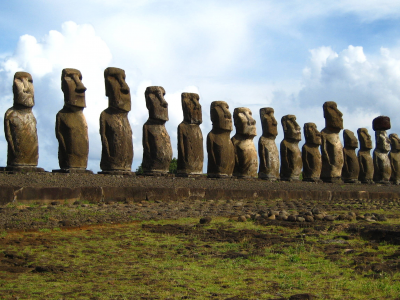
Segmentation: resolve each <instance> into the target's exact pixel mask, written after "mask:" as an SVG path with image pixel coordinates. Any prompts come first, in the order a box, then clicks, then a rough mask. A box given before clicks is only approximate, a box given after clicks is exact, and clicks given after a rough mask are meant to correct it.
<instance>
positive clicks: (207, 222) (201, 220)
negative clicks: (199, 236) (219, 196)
mask: <svg viewBox="0 0 400 300" xmlns="http://www.w3.org/2000/svg"><path fill="white" fill-rule="evenodd" d="M211 221H212V219H211V217H204V218H201V219H200V224H210V223H211Z"/></svg>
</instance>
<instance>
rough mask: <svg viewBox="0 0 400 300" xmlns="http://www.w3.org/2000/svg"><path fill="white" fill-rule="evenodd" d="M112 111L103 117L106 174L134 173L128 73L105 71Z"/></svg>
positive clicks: (103, 149)
mask: <svg viewBox="0 0 400 300" xmlns="http://www.w3.org/2000/svg"><path fill="white" fill-rule="evenodd" d="M104 79H105V86H106V96H107V97H108V108H107V109H105V110H104V111H103V112H102V113H101V115H100V136H101V143H102V152H101V162H100V168H101V169H102V170H103V172H100V173H102V174H119V173H120V172H122V173H126V174H128V173H130V172H131V166H132V160H133V144H132V129H131V125H130V124H129V120H128V112H129V111H130V110H131V94H130V90H129V87H128V85H127V84H126V82H125V71H124V70H122V69H118V68H107V69H105V71H104Z"/></svg>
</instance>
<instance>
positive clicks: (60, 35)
mask: <svg viewBox="0 0 400 300" xmlns="http://www.w3.org/2000/svg"><path fill="white" fill-rule="evenodd" d="M111 58H112V56H111V52H110V50H109V48H108V47H107V45H106V44H105V42H104V41H103V40H102V39H101V38H100V37H98V36H97V35H96V33H95V31H94V28H93V27H92V26H91V25H85V24H84V25H77V24H76V23H74V22H65V23H63V24H62V30H61V32H58V31H55V30H51V31H50V32H49V33H48V34H47V35H45V36H44V37H43V38H41V39H40V40H37V39H36V38H35V37H33V36H30V35H23V36H21V37H20V39H19V41H18V44H17V46H16V49H15V51H14V53H13V54H12V55H11V56H9V57H7V58H6V59H5V60H4V61H3V62H2V63H1V67H0V69H2V71H1V72H0V76H1V78H2V81H3V82H4V84H3V85H2V91H3V93H2V94H3V95H4V94H5V96H3V97H1V103H2V106H5V107H7V108H8V107H10V106H12V89H11V88H10V87H11V86H12V76H13V75H14V73H15V72H16V71H19V70H24V71H26V72H29V73H31V74H32V76H33V82H34V86H35V101H36V105H35V107H34V113H35V115H36V118H37V120H38V127H37V128H38V135H39V148H40V151H39V165H40V166H43V167H45V168H46V169H48V170H51V169H55V168H57V167H58V159H57V151H58V150H57V149H58V142H57V140H56V138H55V133H54V126H55V116H56V114H57V112H58V111H59V110H60V109H61V108H62V106H63V93H62V91H61V70H62V69H64V68H76V69H79V70H80V71H81V72H82V76H83V79H82V81H83V83H84V84H85V86H86V88H87V91H86V105H87V108H86V109H85V111H84V113H85V115H86V119H87V122H88V126H89V139H90V161H89V167H90V168H93V169H98V164H99V162H98V160H99V158H100V151H101V149H99V147H98V144H99V143H100V138H99V133H98V127H99V125H98V123H99V115H100V113H101V111H102V110H103V109H104V108H106V107H107V98H106V97H105V92H104V77H103V72H104V69H105V68H106V67H108V66H109V64H110V62H111ZM2 108H3V107H2ZM1 135H3V130H1ZM0 146H1V147H2V148H3V149H4V150H5V149H6V145H5V143H2V144H0ZM4 153H6V150H5V151H4ZM0 162H1V164H2V165H4V164H5V163H6V162H5V157H2V158H1V159H0Z"/></svg>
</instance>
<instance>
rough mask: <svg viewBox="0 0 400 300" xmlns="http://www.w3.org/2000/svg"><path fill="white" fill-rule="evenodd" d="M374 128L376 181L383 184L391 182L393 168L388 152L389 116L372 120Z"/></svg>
mask: <svg viewBox="0 0 400 300" xmlns="http://www.w3.org/2000/svg"><path fill="white" fill-rule="evenodd" d="M372 129H373V130H374V131H375V143H376V147H375V150H374V155H373V159H374V181H375V182H376V183H381V184H390V181H389V180H390V177H391V175H392V168H391V166H390V160H389V156H388V153H389V151H390V140H389V138H388V137H387V133H386V130H388V129H390V119H389V117H384V116H380V117H377V118H375V119H374V120H373V121H372Z"/></svg>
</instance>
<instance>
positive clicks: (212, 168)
mask: <svg viewBox="0 0 400 300" xmlns="http://www.w3.org/2000/svg"><path fill="white" fill-rule="evenodd" d="M210 116H211V122H212V126H213V127H212V130H211V131H210V132H209V133H208V135H207V153H208V165H207V176H208V177H210V178H221V177H231V176H232V173H233V168H234V167H235V149H234V147H233V144H232V141H231V139H230V133H231V131H232V115H231V113H230V111H229V106H228V104H227V103H226V102H224V101H213V102H212V103H211V108H210Z"/></svg>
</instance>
